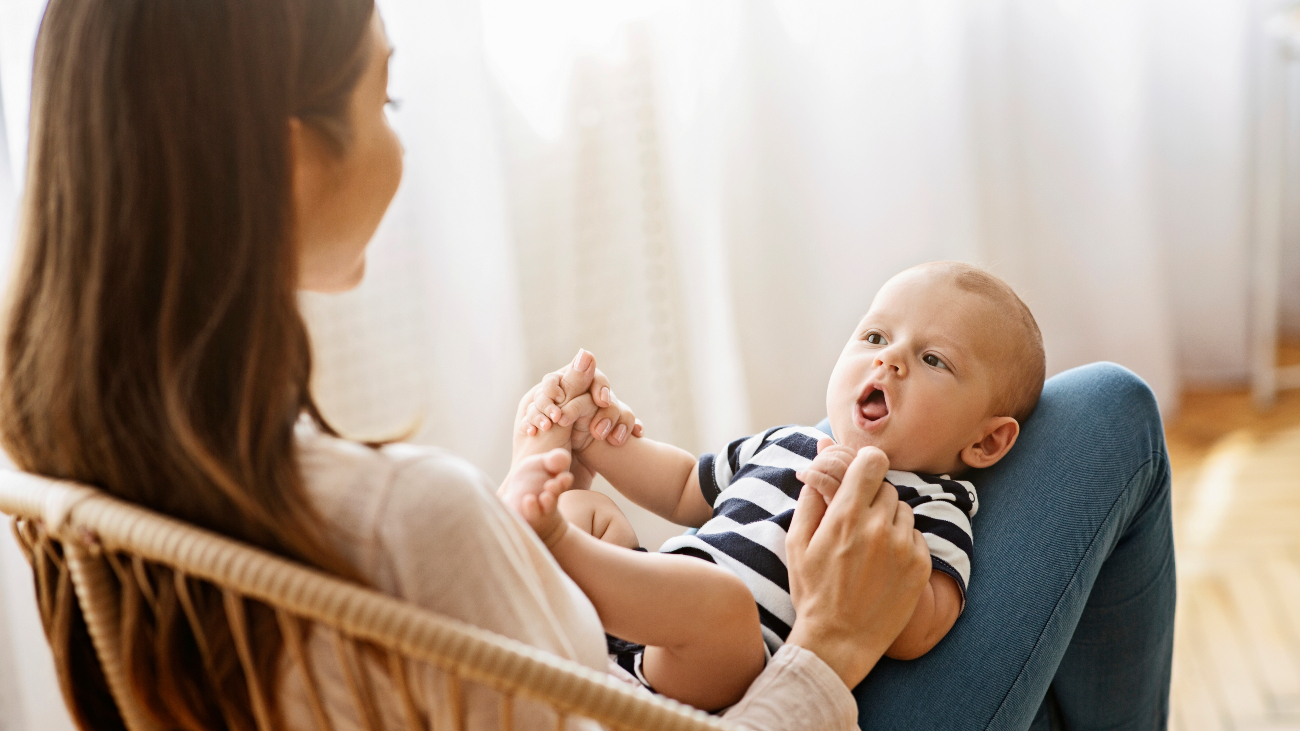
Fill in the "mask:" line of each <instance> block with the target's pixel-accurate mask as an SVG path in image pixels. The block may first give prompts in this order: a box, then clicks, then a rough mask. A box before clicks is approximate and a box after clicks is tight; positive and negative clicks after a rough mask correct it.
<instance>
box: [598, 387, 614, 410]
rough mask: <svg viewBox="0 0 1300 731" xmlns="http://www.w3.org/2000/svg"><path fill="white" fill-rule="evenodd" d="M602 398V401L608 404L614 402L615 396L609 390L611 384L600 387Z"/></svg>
mask: <svg viewBox="0 0 1300 731" xmlns="http://www.w3.org/2000/svg"><path fill="white" fill-rule="evenodd" d="M600 398H601V400H602V401H604V402H605V405H606V406H609V405H610V404H612V403H614V397H613V395H612V394H611V393H610V392H609V386H606V387H604V388H602V389H600Z"/></svg>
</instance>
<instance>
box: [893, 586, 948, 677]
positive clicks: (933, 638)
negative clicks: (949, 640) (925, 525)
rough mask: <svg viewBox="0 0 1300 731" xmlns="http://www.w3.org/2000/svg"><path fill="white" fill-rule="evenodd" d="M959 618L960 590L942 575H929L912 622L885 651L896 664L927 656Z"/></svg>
mask: <svg viewBox="0 0 1300 731" xmlns="http://www.w3.org/2000/svg"><path fill="white" fill-rule="evenodd" d="M959 614H961V590H959V589H958V588H957V582H956V581H954V580H953V578H952V577H951V576H949V575H947V574H945V573H944V572H942V571H931V572H930V583H929V584H927V585H926V587H925V588H924V589H922V590H921V598H920V599H918V600H917V602H916V609H914V610H913V611H912V618H911V619H910V620H908V621H907V626H906V627H904V628H903V631H902V633H900V634H899V635H898V639H896V640H894V644H892V645H890V646H889V649H888V650H886V651H885V656H886V657H892V658H893V659H895V660H915V659H916V658H918V657H920V656H922V655H924V654H925V653H927V652H929V651H930V650H931V648H933V647H934V646H935V645H937V644H938V643H939V640H942V639H943V638H944V635H946V634H948V630H950V629H952V625H953V623H954V622H956V621H957V615H959Z"/></svg>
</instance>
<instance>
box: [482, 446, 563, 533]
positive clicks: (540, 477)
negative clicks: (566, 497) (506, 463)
mask: <svg viewBox="0 0 1300 731" xmlns="http://www.w3.org/2000/svg"><path fill="white" fill-rule="evenodd" d="M571 459H572V458H571V456H570V455H569V453H568V452H567V451H565V450H563V449H552V450H551V451H549V452H547V453H546V454H536V455H533V456H531V457H527V458H525V459H523V460H521V461H520V462H519V464H518V465H517V466H516V467H515V469H514V470H513V471H512V472H511V473H510V477H508V478H507V479H506V482H505V484H504V485H502V486H501V490H500V493H499V494H500V495H501V500H502V501H503V502H504V503H505V504H506V505H507V506H508V507H510V508H511V509H512V510H514V511H515V512H516V513H518V514H519V515H520V516H521V517H522V518H523V519H524V520H525V521H527V523H528V525H529V527H530V528H532V529H533V531H534V532H536V533H537V537H538V538H541V539H542V543H545V544H546V547H547V548H550V547H551V546H554V545H555V544H556V542H557V541H559V540H560V538H562V537H563V536H564V533H565V531H566V530H568V527H569V524H568V522H567V521H565V519H564V516H562V515H560V511H559V509H558V505H559V498H560V494H561V493H563V492H564V491H566V490H568V489H569V488H570V487H572V486H573V475H572V474H570V473H569V471H568V469H569V463H570V461H571Z"/></svg>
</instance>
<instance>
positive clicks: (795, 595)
mask: <svg viewBox="0 0 1300 731" xmlns="http://www.w3.org/2000/svg"><path fill="white" fill-rule="evenodd" d="M825 515H826V501H825V500H824V499H822V496H821V493H819V492H817V490H816V489H814V488H811V487H807V486H805V487H804V488H803V489H802V490H800V491H799V502H798V504H797V505H796V506H795V509H794V517H793V518H791V520H790V530H788V531H786V534H785V553H786V560H787V561H788V562H789V565H790V566H791V567H792V570H791V571H790V573H789V576H790V598H791V600H793V601H794V603H795V606H798V604H799V599H800V598H801V597H802V591H803V572H802V571H797V570H793V568H794V567H800V568H802V567H803V566H804V556H805V554H806V553H807V551H808V545H809V544H810V543H812V539H813V535H815V534H816V533H817V528H818V526H820V525H821V522H822V518H823V517H824V516H825Z"/></svg>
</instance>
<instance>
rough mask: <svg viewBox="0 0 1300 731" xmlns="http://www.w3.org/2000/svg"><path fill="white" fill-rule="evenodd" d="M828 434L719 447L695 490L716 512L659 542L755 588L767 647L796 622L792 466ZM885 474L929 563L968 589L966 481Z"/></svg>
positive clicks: (800, 465) (972, 508)
mask: <svg viewBox="0 0 1300 731" xmlns="http://www.w3.org/2000/svg"><path fill="white" fill-rule="evenodd" d="M826 436H827V435H826V434H823V433H822V432H820V431H818V430H817V429H813V428H811V427H804V426H781V427H775V428H772V429H768V430H767V431H765V432H762V433H760V434H755V435H753V436H751V437H744V438H741V439H737V440H735V441H733V442H731V443H730V444H728V445H727V446H726V448H725V449H724V450H723V451H722V452H721V453H719V454H718V455H712V454H706V455H704V456H703V457H701V458H700V461H699V468H698V469H699V477H700V491H701V492H702V493H703V495H704V499H705V500H706V501H707V502H708V503H709V504H710V505H712V506H713V517H712V518H711V519H710V520H709V521H708V522H706V523H705V524H704V525H703V526H701V527H700V530H699V532H698V533H696V534H695V535H683V536H677V537H675V538H672V539H669V540H668V541H667V542H665V543H664V545H663V547H662V548H660V549H659V550H660V551H661V552H663V553H681V554H686V555H690V556H695V557H697V558H702V559H705V560H707V561H712V562H713V563H716V564H718V565H719V566H722V567H724V568H726V569H728V570H729V571H731V572H732V573H734V574H736V575H737V576H739V577H740V578H741V580H742V581H744V582H745V584H746V585H747V586H748V587H749V590H750V591H751V592H752V593H753V594H754V600H755V601H756V602H757V604H758V613H759V619H760V620H761V622H762V625H763V639H764V641H765V642H766V643H767V646H768V649H769V650H770V651H772V652H776V650H777V649H778V648H779V647H780V646H781V645H782V643H784V642H785V638H786V637H787V636H789V634H790V628H791V626H793V625H794V605H793V604H792V603H791V601H790V580H789V575H788V573H787V570H786V555H785V534H786V531H787V530H789V528H790V520H791V519H792V518H793V517H794V509H795V505H796V504H797V503H798V499H799V491H800V490H801V489H802V488H803V483H802V482H800V481H799V480H798V479H797V478H796V477H795V472H797V471H799V470H802V469H804V468H806V467H808V465H810V464H811V463H812V460H813V459H814V458H815V457H816V456H817V442H818V440H820V439H825V438H826ZM885 479H886V480H888V481H889V482H890V483H892V484H893V485H894V486H895V487H897V488H898V492H899V497H900V498H901V499H903V500H905V501H907V503H908V504H909V505H911V506H912V509H913V511H914V512H915V514H916V527H917V528H918V529H919V530H920V531H921V532H922V533H923V534H924V536H925V540H926V543H927V544H928V545H929V547H930V555H931V559H932V561H933V565H934V568H935V569H936V570H939V571H943V572H944V573H946V574H948V575H949V576H952V577H953V579H955V580H956V581H957V585H958V586H959V587H960V588H961V592H962V596H963V597H965V595H966V585H967V583H968V582H969V580H970V555H971V548H972V533H971V527H970V517H971V516H973V515H974V514H975V512H976V511H977V510H978V509H979V502H978V499H977V497H976V495H975V488H974V486H972V485H971V484H970V483H969V482H961V481H957V480H950V479H947V478H943V477H933V476H929V475H917V474H913V473H910V472H895V471H891V472H889V473H888V474H887V475H886V476H885Z"/></svg>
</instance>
